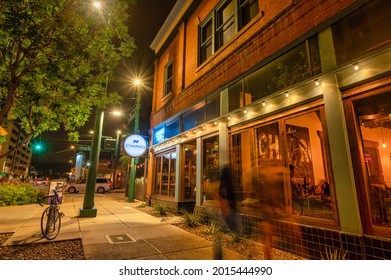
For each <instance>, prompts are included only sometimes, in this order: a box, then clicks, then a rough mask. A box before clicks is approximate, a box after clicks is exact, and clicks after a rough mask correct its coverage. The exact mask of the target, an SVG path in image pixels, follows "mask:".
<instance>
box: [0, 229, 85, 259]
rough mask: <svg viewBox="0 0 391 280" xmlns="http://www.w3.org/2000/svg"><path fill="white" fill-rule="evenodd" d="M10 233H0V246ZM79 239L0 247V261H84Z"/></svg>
mask: <svg viewBox="0 0 391 280" xmlns="http://www.w3.org/2000/svg"><path fill="white" fill-rule="evenodd" d="M11 236H12V233H0V244H1V245H3V244H4V242H6V241H7V240H8V238H10V237H11ZM84 259H85V258H84V253H83V246H82V243H81V240H80V239H77V240H68V241H52V242H47V243H34V244H26V245H18V246H0V260H84Z"/></svg>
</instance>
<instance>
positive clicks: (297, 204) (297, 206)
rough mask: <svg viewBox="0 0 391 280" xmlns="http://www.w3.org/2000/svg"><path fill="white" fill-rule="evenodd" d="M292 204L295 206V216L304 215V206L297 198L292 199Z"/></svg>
mask: <svg viewBox="0 0 391 280" xmlns="http://www.w3.org/2000/svg"><path fill="white" fill-rule="evenodd" d="M292 204H293V215H298V216H301V215H303V205H302V204H301V203H300V201H299V200H298V199H297V198H296V197H293V198H292Z"/></svg>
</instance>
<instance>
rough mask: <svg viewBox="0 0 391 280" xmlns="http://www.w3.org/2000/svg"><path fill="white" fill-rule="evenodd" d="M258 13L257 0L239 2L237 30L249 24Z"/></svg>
mask: <svg viewBox="0 0 391 280" xmlns="http://www.w3.org/2000/svg"><path fill="white" fill-rule="evenodd" d="M258 12H259V7H258V1H257V0H240V11H239V18H240V25H239V29H242V28H243V27H244V26H246V24H247V23H249V22H250V21H251V20H252V19H253V18H254V17H255V16H256V15H257V14H258Z"/></svg>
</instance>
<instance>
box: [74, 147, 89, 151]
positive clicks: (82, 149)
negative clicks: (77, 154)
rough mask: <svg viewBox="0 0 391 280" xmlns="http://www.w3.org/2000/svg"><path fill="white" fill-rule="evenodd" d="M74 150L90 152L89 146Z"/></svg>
mask: <svg viewBox="0 0 391 280" xmlns="http://www.w3.org/2000/svg"><path fill="white" fill-rule="evenodd" d="M76 150H77V151H85V152H89V151H91V146H77V147H76Z"/></svg>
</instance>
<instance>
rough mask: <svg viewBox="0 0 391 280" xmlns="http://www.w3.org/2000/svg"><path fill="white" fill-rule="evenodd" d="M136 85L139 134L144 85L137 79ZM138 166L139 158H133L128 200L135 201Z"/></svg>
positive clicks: (135, 131) (135, 122) (136, 118)
mask: <svg viewBox="0 0 391 280" xmlns="http://www.w3.org/2000/svg"><path fill="white" fill-rule="evenodd" d="M134 85H135V86H136V88H137V91H136V107H135V111H134V128H133V133H134V134H137V133H138V130H139V120H140V101H141V94H140V86H141V85H142V82H141V80H139V79H136V80H135V81H134ZM137 164H138V157H136V158H134V157H132V161H131V166H130V178H129V192H128V200H129V201H133V200H134V189H135V184H136V166H137Z"/></svg>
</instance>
